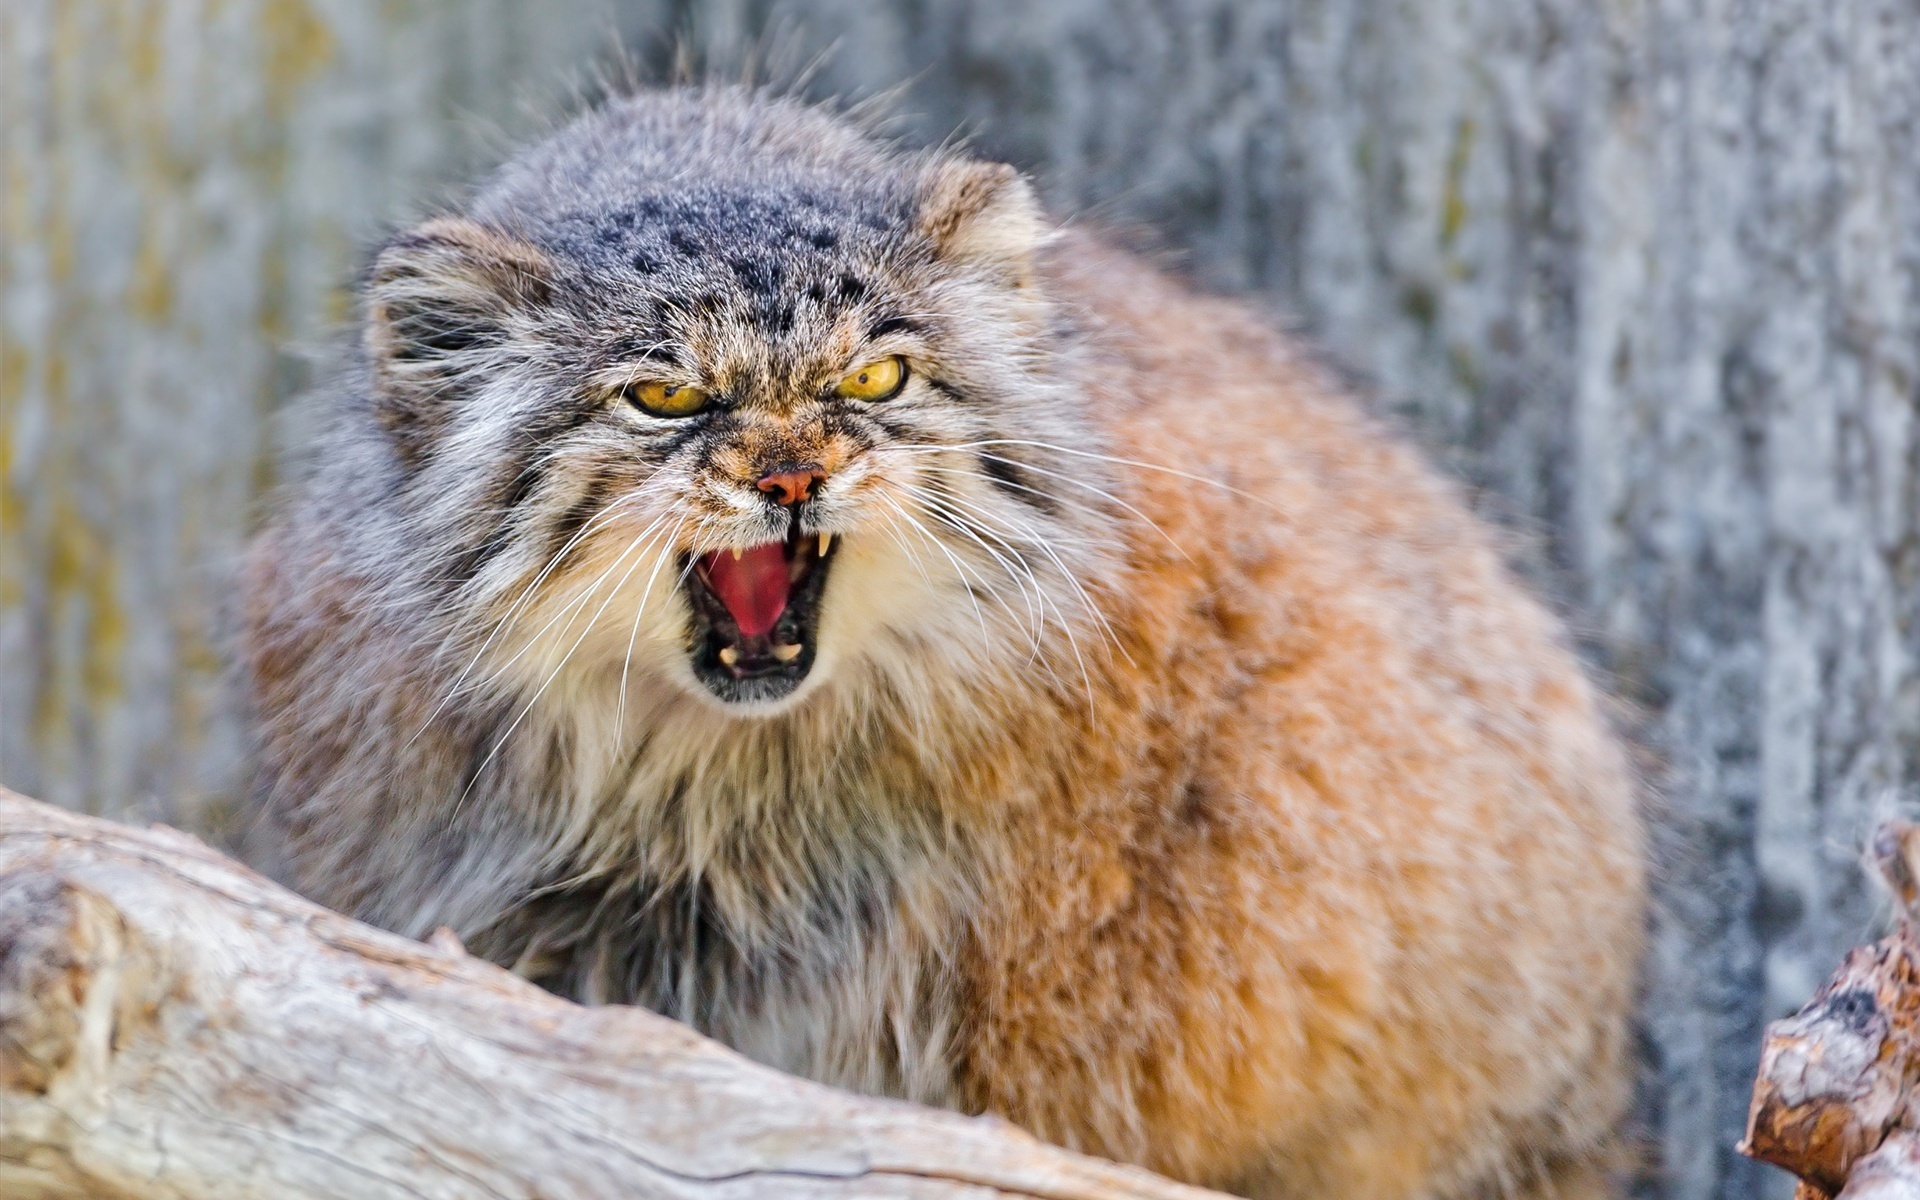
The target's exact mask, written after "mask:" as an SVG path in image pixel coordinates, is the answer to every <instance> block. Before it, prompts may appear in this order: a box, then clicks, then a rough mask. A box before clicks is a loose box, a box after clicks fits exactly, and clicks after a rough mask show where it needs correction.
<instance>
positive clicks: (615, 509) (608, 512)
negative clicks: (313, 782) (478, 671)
mask: <svg viewBox="0 0 1920 1200" xmlns="http://www.w3.org/2000/svg"><path fill="white" fill-rule="evenodd" d="M639 496H640V493H639V492H638V491H630V492H627V493H625V494H624V495H621V496H619V497H616V498H615V499H614V500H613V501H611V502H610V503H608V504H607V506H606V507H605V508H603V509H601V510H600V511H599V512H598V513H596V514H594V516H593V518H592V519H591V520H589V521H586V522H584V523H583V524H582V525H581V527H580V529H579V531H578V532H576V533H575V534H574V535H573V536H572V537H570V538H568V539H567V541H566V544H565V545H563V546H561V547H560V548H559V549H558V550H555V551H554V552H553V555H552V556H551V557H550V558H548V559H547V562H546V565H545V566H543V567H541V568H540V572H539V574H537V575H535V576H534V577H533V580H532V581H531V582H529V583H528V584H527V585H526V586H525V587H523V588H521V589H520V594H519V595H518V596H516V597H515V598H514V601H513V603H512V604H511V605H509V606H508V607H507V611H506V612H505V613H503V614H502V615H501V617H500V619H499V620H498V621H496V622H494V623H493V628H492V629H491V630H490V631H489V632H488V634H487V637H486V640H485V641H483V642H481V643H480V648H479V649H478V650H476V651H474V654H473V657H472V658H471V659H470V660H468V662H467V665H466V666H465V667H462V668H461V670H460V674H459V675H457V676H455V677H454V680H453V682H452V683H451V684H450V685H448V688H447V694H446V695H445V696H444V697H442V698H441V700H440V703H439V705H438V706H436V707H435V708H434V710H433V712H432V713H430V714H428V716H427V719H426V720H425V721H423V722H422V723H421V725H420V728H419V729H417V730H415V731H414V734H413V736H412V737H410V738H408V739H407V745H408V746H411V745H413V743H414V742H416V741H418V740H419V739H420V735H421V734H423V733H425V732H426V731H427V730H428V729H430V728H432V726H433V722H434V721H435V720H436V719H438V718H439V716H440V714H441V713H442V712H445V711H446V707H447V705H449V704H451V703H453V700H454V698H455V697H456V696H458V695H459V694H460V688H461V686H462V685H463V684H464V683H466V681H467V677H468V676H469V675H471V674H472V673H473V669H474V668H475V667H477V666H479V665H480V661H481V660H482V659H483V658H485V657H486V653H487V651H488V650H489V649H490V648H491V647H492V646H493V643H494V641H495V639H497V638H498V637H499V636H500V635H501V634H502V633H503V632H505V631H506V629H507V628H508V626H509V625H510V624H511V623H512V621H513V619H514V617H516V616H518V615H519V613H520V610H521V609H522V608H523V607H524V606H525V605H526V604H528V603H530V602H531V601H532V599H533V597H534V595H535V594H536V592H537V591H538V589H539V587H540V585H541V584H542V583H544V582H546V579H547V576H548V575H550V574H552V573H553V570H554V568H556V567H558V566H559V565H560V563H561V562H562V561H563V560H564V559H565V558H566V556H567V554H568V553H569V552H570V551H572V549H573V548H574V547H575V546H576V545H578V544H579V543H580V540H581V539H582V538H584V537H586V536H587V535H588V534H590V533H592V532H593V530H594V528H595V526H597V525H600V524H602V523H603V522H605V521H608V520H611V519H612V518H613V517H615V516H617V515H618V513H619V508H620V506H621V505H622V504H624V503H626V502H627V501H628V500H633V499H638V498H639ZM554 619H555V620H558V619H559V618H558V617H557V616H556V617H555V618H554ZM551 625H552V622H551V621H550V622H548V626H549V627H551ZM540 632H541V633H545V632H546V630H545V629H542V630H541V631H540ZM454 636H456V635H453V634H449V635H448V638H447V640H446V641H445V642H442V643H441V647H440V650H437V651H435V654H436V655H438V654H439V653H441V652H444V651H445V649H446V647H447V646H448V645H449V644H451V642H452V639H453V637H454ZM535 636H536V637H537V636H538V635H537V634H536V635H535ZM514 657H515V658H516V659H517V658H518V657H519V656H518V655H515V656H514ZM507 665H509V666H511V665H512V662H511V661H509V663H508V664H507Z"/></svg>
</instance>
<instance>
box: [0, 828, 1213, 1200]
mask: <svg viewBox="0 0 1920 1200" xmlns="http://www.w3.org/2000/svg"><path fill="white" fill-rule="evenodd" d="M0 1195H4V1196H7V1197H9V1198H18V1200H68V1198H74V1200H78V1198H81V1197H85V1198H89V1200H97V1198H100V1197H111V1198H114V1200H146V1198H148V1197H152V1198H154V1200H160V1198H162V1197H165V1198H167V1200H243V1198H245V1200H254V1198H258V1200H269V1198H271V1200H299V1198H301V1197H313V1198H315V1200H320V1198H322V1197H324V1198H326V1200H336V1198H338V1197H344V1196H350V1197H354V1198H356V1200H383V1198H386V1197H403V1196H404V1197H416V1198H417V1197H423V1196H424V1197H450V1198H451V1197H524V1198H528V1200H531V1198H533V1197H539V1198H540V1200H587V1198H605V1200H615V1198H619V1200H634V1198H644V1197H676V1198H678V1197H687V1198H693V1197H701V1198H706V1197H716V1198H717V1197H747V1196H775V1195H777V1196H782V1197H829V1196H899V1197H909V1196H911V1197H925V1198H928V1200H936V1198H946V1197H952V1198H956V1200H957V1198H959V1197H976V1196H977V1197H987V1196H1032V1197H1048V1198H1050V1200H1122V1198H1127V1200H1204V1197H1207V1196H1210V1195H1213V1193H1210V1192H1203V1191H1200V1190H1198V1189H1195V1188H1188V1187H1184V1186H1181V1185H1179V1184H1175V1183H1171V1182H1169V1181H1166V1180H1163V1179H1161V1178H1159V1177H1157V1176H1154V1175H1150V1174H1148V1173H1146V1172H1144V1171H1138V1170H1134V1169H1132V1168H1128V1167H1121V1166H1117V1165H1114V1164H1111V1163H1105V1162H1101V1161H1099V1160H1096V1159H1091V1158H1086V1157H1083V1156H1080V1155H1076V1154H1072V1153H1069V1152H1067V1151H1063V1150H1058V1149H1055V1148H1053V1147H1051V1146H1047V1145H1045V1144H1043V1143H1041V1142H1039V1141H1037V1140H1035V1139H1034V1138H1031V1137H1029V1136H1027V1135H1026V1134H1024V1133H1022V1132H1020V1131H1019V1130H1017V1129H1015V1128H1014V1127H1013V1126H1011V1125H1009V1124H1007V1123H1005V1122H1003V1121H999V1120H995V1119H991V1118H969V1117H963V1116H959V1115H956V1114H953V1113H947V1112H939V1111H935V1110H933V1109H926V1108H919V1107H917V1106H914V1105H909V1104H901V1103H894V1102H890V1101H881V1100H871V1099H867V1098H864V1097H858V1096H853V1095H850V1094H848V1093H844V1092H839V1091H835V1090H833V1089H831V1088H827V1087H822V1086H820V1085H818V1084H813V1083H809V1082H806V1081H803V1080H800V1079H795V1078H793V1077H791V1076H786V1075H782V1074H780V1073H779V1072H777V1071H774V1070H771V1069H769V1068H766V1067H762V1066H760V1065H758V1064H756V1063H752V1062H749V1061H747V1060H746V1059H744V1058H741V1057H740V1056H739V1055H737V1054H734V1053H733V1052H732V1051H730V1050H727V1049H724V1048H723V1047H721V1046H720V1045H718V1044H717V1043H715V1042H711V1041H708V1040H707V1039H705V1038H702V1037H700V1036H699V1035H697V1034H695V1033H693V1032H692V1031H691V1030H689V1029H687V1028H686V1027H685V1026H682V1025H679V1024H677V1023H675V1022H673V1021H669V1020H667V1019H666V1018H664V1017H659V1016H655V1015H654V1014H652V1013H649V1012H645V1011H643V1010H640V1009H633V1008H619V1007H609V1008H583V1007H580V1006H579V1005H575V1004H571V1003H568V1002H566V1001H564V1000H560V999H558V998H556V997H554V996H551V995H549V994H548V993H546V992H543V991H541V990H540V989H538V988H536V987H534V986H533V985H531V984H529V983H526V982H525V981H523V980H521V979H518V978H516V977H515V976H513V975H510V974H508V973H507V972H505V971H502V970H500V969H499V968H497V967H494V966H491V965H490V964H487V963H484V962H481V961H480V960H478V959H475V958H471V957H469V956H467V955H466V954H465V953H464V952H463V951H461V949H460V948H459V945H458V944H457V942H455V941H453V940H452V939H451V938H450V937H448V938H446V939H440V940H436V941H435V942H433V943H428V944H422V943H418V942H413V941H409V940H407V939H405V938H400V937H396V936H394V935H392V934H388V933H384V932H381V931H379V930H376V929H373V928H371V927H369V926H366V925H362V924H360V923H358V922H356V921H352V920H349V919H347V918H345V917H342V916H339V915H337V914H335V913H331V912H328V911H326V910H325V909H322V908H319V907H318V906H316V905H313V904H311V903H308V902H307V901H305V900H302V899H300V898H299V897H297V896H294V895H292V894H291V893H289V892H287V891H285V890H283V889H281V888H279V887H277V886H275V885H274V884H272V883H269V882H268V881H267V880H265V879H263V878H261V877H260V876H258V875H255V874H253V873H252V872H250V871H248V870H246V869H245V868H244V867H241V866H240V865H238V864H237V863H234V862H232V861H230V860H228V859H225V858H223V857H221V856H220V855H218V854H216V853H214V852H213V851H211V850H209V849H208V848H207V847H206V846H204V845H203V844H201V843H200V842H198V841H196V840H194V839H192V838H190V837H187V836H185V835H183V834H179V833H175V832H173V831H172V830H168V829H152V830H135V829H132V828H129V827H125V826H120V825H116V824H113V823H110V822H106V821H101V820H97V819H93V818H88V817H80V816H75V815H73V814H70V813H66V812H63V811H61V810H59V809H56V808H53V807H51V806H49V805H44V804H39V803H36V802H34V801H31V800H27V799H24V798H22V797H20V796H17V795H14V794H12V793H9V792H5V791H3V790H0Z"/></svg>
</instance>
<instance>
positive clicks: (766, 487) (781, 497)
mask: <svg viewBox="0 0 1920 1200" xmlns="http://www.w3.org/2000/svg"><path fill="white" fill-rule="evenodd" d="M826 481H827V473H826V472H825V471H822V470H821V469H820V468H819V467H817V466H815V465H814V464H812V463H803V464H801V465H800V466H797V467H783V468H781V469H780V470H778V471H768V472H767V473H766V474H765V475H762V476H761V477H760V483H759V485H758V486H759V488H760V490H761V491H763V492H765V493H766V494H767V495H769V496H772V497H773V500H774V503H776V504H799V503H801V502H802V501H804V500H806V499H807V498H808V497H809V496H811V495H812V494H813V489H815V488H817V487H819V486H820V485H821V484H823V483H825V482H826Z"/></svg>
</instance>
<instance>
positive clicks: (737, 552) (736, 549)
mask: <svg viewBox="0 0 1920 1200" xmlns="http://www.w3.org/2000/svg"><path fill="white" fill-rule="evenodd" d="M733 561H735V562H739V561H740V547H738V546H735V547H733Z"/></svg>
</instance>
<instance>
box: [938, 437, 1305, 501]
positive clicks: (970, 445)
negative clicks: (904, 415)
mask: <svg viewBox="0 0 1920 1200" xmlns="http://www.w3.org/2000/svg"><path fill="white" fill-rule="evenodd" d="M980 446H1032V447H1034V448H1036V449H1040V450H1051V451H1053V452H1054V453H1055V454H1071V455H1073V456H1074V457H1076V458H1093V459H1098V460H1100V461H1101V462H1110V463H1116V464H1118V465H1120V466H1123V467H1139V468H1140V469H1141V470H1143V471H1159V472H1160V473H1161V474H1163V475H1172V476H1174V477H1175V478H1178V479H1187V480H1191V481H1192V482H1194V483H1200V484H1205V485H1206V486H1208V487H1211V488H1218V489H1220V490H1221V491H1223V492H1226V493H1227V494H1229V495H1231V496H1235V497H1237V498H1239V499H1241V500H1246V501H1248V502H1250V503H1253V504H1258V505H1259V506H1260V507H1262V508H1270V509H1272V510H1273V511H1274V512H1283V511H1285V510H1283V509H1282V508H1281V507H1280V506H1279V505H1277V504H1275V503H1274V502H1273V501H1271V500H1268V499H1267V498H1265V497H1264V496H1256V495H1254V494H1253V493H1252V492H1245V491H1242V490H1240V489H1239V488H1237V487H1234V486H1233V485H1232V484H1229V483H1221V482H1220V481H1219V480H1218V479H1209V478H1207V477H1206V476H1205V475H1195V474H1193V473H1192V472H1190V471H1181V470H1176V469H1175V468H1173V467H1164V466H1161V465H1160V464H1159V463H1150V462H1142V461H1140V460H1139V459H1137V458H1120V457H1118V456H1116V455H1112V454H1100V453H1097V452H1095V451H1092V450H1079V449H1076V448H1074V447H1072V446H1057V445H1055V444H1054V443H1052V442H1039V441H1030V440H1026V439H1022V438H988V439H986V440H984V441H977V442H959V443H956V444H955V448H956V449H969V450H971V449H975V448H977V447H980Z"/></svg>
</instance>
